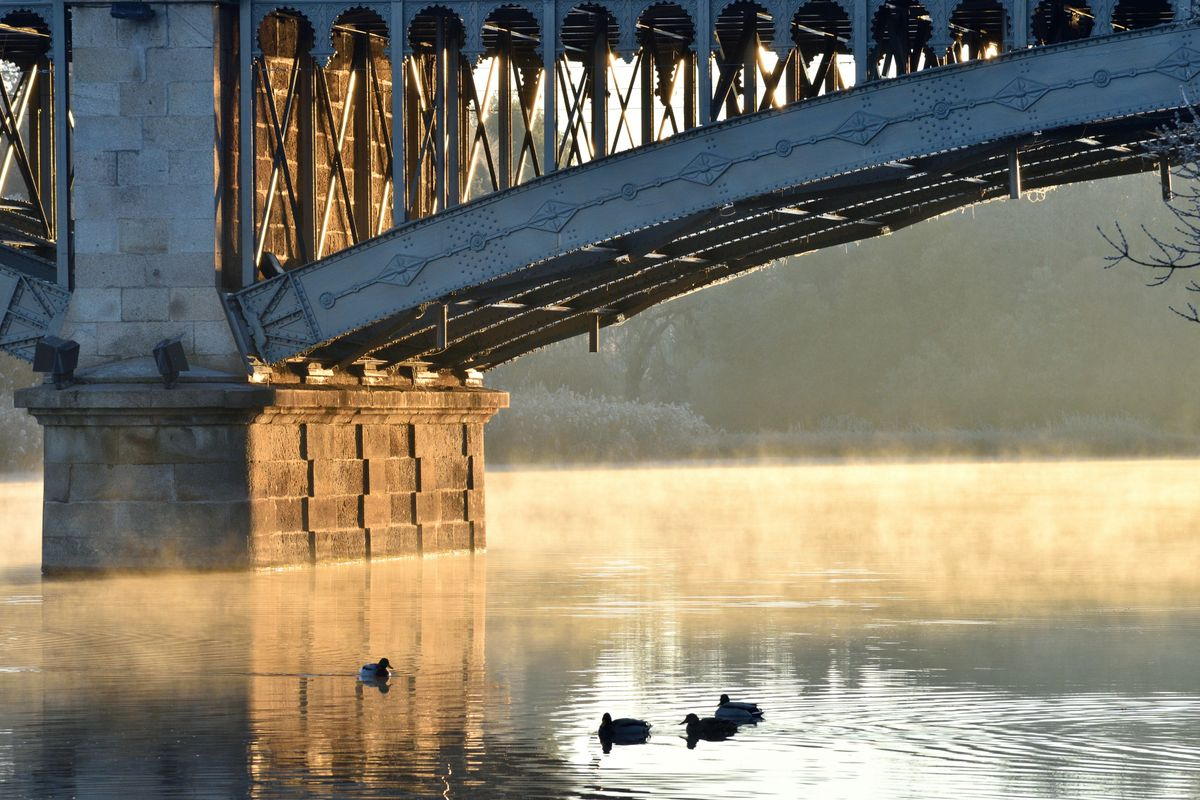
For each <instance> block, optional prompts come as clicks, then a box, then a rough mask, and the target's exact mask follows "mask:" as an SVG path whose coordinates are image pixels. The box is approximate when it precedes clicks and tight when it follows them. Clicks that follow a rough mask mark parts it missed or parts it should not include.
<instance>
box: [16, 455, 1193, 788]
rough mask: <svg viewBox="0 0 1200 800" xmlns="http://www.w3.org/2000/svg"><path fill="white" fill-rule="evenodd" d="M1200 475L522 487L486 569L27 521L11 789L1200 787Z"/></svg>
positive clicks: (940, 467)
mask: <svg viewBox="0 0 1200 800" xmlns="http://www.w3.org/2000/svg"><path fill="white" fill-rule="evenodd" d="M1198 468H1200V463H1198V462H1195V461H1186V460H1179V461H1170V460H1158V461H1119V460H1113V461H1092V462H1087V461H1047V462H1040V463H1039V462H1008V463H1003V462H991V463H981V462H970V461H956V462H924V463H915V462H892V463H887V462H876V463H861V464H846V463H838V464H833V463H829V464H820V463H804V464H796V463H779V464H773V465H751V464H718V465H693V466H681V467H653V468H640V469H620V470H606V469H577V470H545V471H538V470H530V469H524V470H494V471H492V472H491V473H489V476H488V481H489V495H488V504H489V507H488V515H489V522H488V524H489V527H488V531H489V539H490V546H489V548H488V552H487V553H486V554H477V555H474V556H472V555H470V554H460V555H447V556H441V557H431V558H425V559H399V560H393V561H378V562H374V563H370V564H342V565H322V566H317V567H313V568H297V569H290V570H275V571H266V572H259V573H207V574H184V575H162V576H111V577H107V578H103V579H94V580H57V579H53V580H52V579H46V580H42V579H41V578H40V577H39V575H38V573H37V568H36V560H35V559H36V538H37V534H36V532H33V533H31V534H30V533H26V534H20V535H16V536H14V535H13V534H14V531H17V532H19V531H22V530H25V531H29V530H31V526H29V525H28V524H27V523H28V520H22V519H18V518H17V515H16V514H8V515H6V517H5V519H4V520H3V521H2V522H0V537H2V538H3V540H4V541H5V542H6V543H13V542H15V543H16V545H15V546H12V547H6V549H5V554H4V558H5V559H6V562H5V566H3V567H0V796H4V797H9V796H12V797H29V798H35V797H36V798H42V797H72V796H88V797H117V796H125V797H128V796H136V797H254V798H274V797H287V798H296V797H330V796H337V797H344V798H360V797H371V798H376V797H378V798H384V797H388V798H392V797H450V798H453V797H461V798H509V797H511V798H548V799H549V798H598V797H626V796H628V795H629V794H630V793H648V794H653V795H655V796H658V797H665V798H689V799H691V800H694V799H695V798H709V797H712V798H716V797H721V798H734V797H746V798H749V797H755V798H761V797H778V798H795V797H809V798H863V799H864V800H866V799H868V798H869V800H881V799H882V800H889V799H890V798H912V797H921V798H931V799H933V800H938V799H939V798H946V799H947V800H949V799H950V798H954V800H960V799H961V798H1011V797H1029V798H1109V797H1121V798H1155V799H1156V800H1160V799H1162V798H1181V799H1182V798H1193V797H1196V796H1197V795H1198V794H1200V682H1198V681H1197V678H1196V670H1195V660H1196V654H1197V653H1198V652H1200V600H1198V599H1197V598H1200V538H1198V537H1196V536H1195V531H1196V530H1197V529H1198V527H1200V502H1198V501H1200V496H1198V495H1200V492H1198V491H1197V489H1196V488H1195V481H1194V476H1195V474H1196V471H1197V469H1198ZM6 491H7V492H8V493H7V494H6V495H5V496H4V498H3V499H4V503H5V508H6V509H17V508H20V507H21V506H19V505H16V503H17V502H23V503H25V505H24V508H25V509H26V510H30V509H34V508H35V507H36V501H35V499H34V498H35V496H36V487H35V486H34V487H30V486H26V487H25V489H24V490H23V491H24V494H22V493H21V491H22V490H18V489H16V488H14V487H12V486H11V485H10V486H9V487H7V488H6ZM22 537H24V538H22ZM22 542H24V543H25V545H33V547H32V548H31V549H27V550H25V551H24V553H23V554H22V547H23V546H24V545H22ZM385 655H386V656H388V657H389V659H390V660H391V661H392V662H393V665H394V667H395V669H396V673H395V674H394V676H393V678H392V679H391V680H390V681H389V682H388V683H387V684H385V685H383V686H375V685H370V684H363V683H361V682H359V681H358V680H357V678H356V670H357V667H358V665H359V664H360V663H362V662H363V661H366V660H369V659H370V660H373V659H375V658H378V657H380V656H385ZM385 690H386V691H385ZM722 692H728V693H730V694H732V695H733V696H734V697H741V698H745V699H750V700H755V701H757V702H759V703H760V704H762V705H763V706H764V707H765V709H766V714H765V717H764V719H763V720H762V721H761V722H760V723H759V724H757V725H753V726H744V727H743V728H742V729H741V730H739V731H738V733H737V734H736V735H735V736H734V737H733V738H731V739H729V740H727V741H721V742H712V741H703V740H700V741H696V740H688V739H686V738H685V737H684V736H683V735H682V734H683V730H684V729H683V728H682V727H681V726H680V725H679V724H678V723H679V722H680V720H682V719H683V717H684V715H685V714H687V713H689V712H696V713H699V714H701V715H707V714H711V713H712V712H713V710H714V708H715V705H716V698H717V697H718V695H719V694H721V693H722ZM606 711H607V712H610V713H612V714H614V715H616V716H626V715H628V716H637V717H642V718H645V719H647V720H648V721H650V722H651V723H652V724H653V726H654V727H653V729H652V732H651V737H650V739H649V741H648V742H647V743H646V744H644V745H626V746H616V747H614V748H612V750H611V752H605V750H604V748H603V747H602V744H601V742H600V741H599V740H598V738H597V736H596V727H597V725H598V723H599V718H600V716H601V714H602V713H604V712H606ZM689 745H690V746H689Z"/></svg>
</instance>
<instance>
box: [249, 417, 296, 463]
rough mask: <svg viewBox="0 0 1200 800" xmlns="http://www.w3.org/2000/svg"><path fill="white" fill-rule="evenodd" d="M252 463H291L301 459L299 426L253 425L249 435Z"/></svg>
mask: <svg viewBox="0 0 1200 800" xmlns="http://www.w3.org/2000/svg"><path fill="white" fill-rule="evenodd" d="M247 448H248V449H247V453H248V454H249V458H250V460H251V461H289V460H298V459H300V458H301V456H302V453H301V452H300V426H299V425H263V424H258V425H251V426H250V430H249V432H248V434H247Z"/></svg>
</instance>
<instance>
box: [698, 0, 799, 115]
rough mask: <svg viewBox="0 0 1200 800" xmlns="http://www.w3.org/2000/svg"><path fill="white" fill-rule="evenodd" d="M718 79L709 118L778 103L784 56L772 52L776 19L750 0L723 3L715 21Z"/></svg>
mask: <svg viewBox="0 0 1200 800" xmlns="http://www.w3.org/2000/svg"><path fill="white" fill-rule="evenodd" d="M715 27H716V44H717V53H716V63H717V79H716V81H715V86H714V87H713V97H712V107H711V110H710V114H711V119H713V120H718V119H729V118H731V117H736V116H739V115H741V114H752V113H754V112H756V111H760V110H763V109H767V108H772V107H776V106H779V105H781V104H782V103H783V99H784V98H783V97H781V96H779V95H780V94H781V93H780V92H779V91H778V90H779V89H780V88H781V87H782V84H783V81H782V78H783V73H784V71H785V67H786V64H787V62H786V60H784V59H779V58H778V57H777V56H776V55H775V53H773V52H771V45H772V44H773V42H774V39H775V23H774V20H773V18H772V17H771V15H770V14H769V13H767V10H766V9H764V8H763V7H762V6H760V5H759V4H758V3H755V2H752V1H751V0H738V1H737V2H735V3H731V4H730V5H728V6H726V7H725V9H724V10H723V11H722V12H721V14H720V16H718V17H717V24H716V26H715Z"/></svg>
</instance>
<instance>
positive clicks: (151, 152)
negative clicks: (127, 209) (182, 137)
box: [113, 147, 169, 216]
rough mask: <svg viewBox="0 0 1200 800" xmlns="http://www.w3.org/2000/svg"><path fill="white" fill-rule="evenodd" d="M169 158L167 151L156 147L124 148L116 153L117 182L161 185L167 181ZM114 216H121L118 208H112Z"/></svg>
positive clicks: (125, 184) (131, 184) (129, 184)
mask: <svg viewBox="0 0 1200 800" xmlns="http://www.w3.org/2000/svg"><path fill="white" fill-rule="evenodd" d="M168 163H169V158H168V156H167V151H166V150H163V149H162V148H158V147H146V148H143V149H141V150H124V151H122V152H120V153H117V183H119V184H120V185H122V186H155V187H161V186H163V185H164V184H166V182H167V176H168V171H167V168H168ZM113 213H114V216H121V214H120V209H113Z"/></svg>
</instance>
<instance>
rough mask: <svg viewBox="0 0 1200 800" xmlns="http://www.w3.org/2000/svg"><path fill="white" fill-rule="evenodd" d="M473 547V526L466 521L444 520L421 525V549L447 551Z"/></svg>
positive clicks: (434, 551)
mask: <svg viewBox="0 0 1200 800" xmlns="http://www.w3.org/2000/svg"><path fill="white" fill-rule="evenodd" d="M470 549H471V526H470V525H469V524H468V523H466V522H442V523H437V524H433V525H428V524H426V525H421V550H422V551H424V552H426V553H445V552H448V551H451V550H470Z"/></svg>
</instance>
